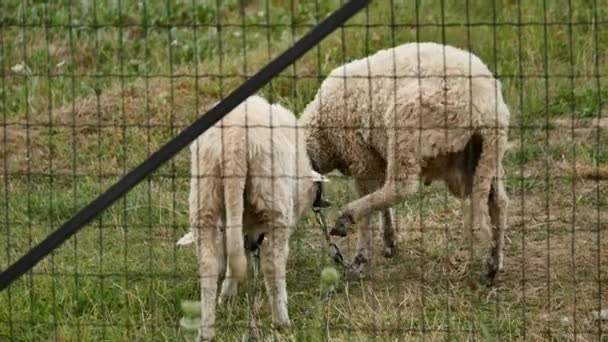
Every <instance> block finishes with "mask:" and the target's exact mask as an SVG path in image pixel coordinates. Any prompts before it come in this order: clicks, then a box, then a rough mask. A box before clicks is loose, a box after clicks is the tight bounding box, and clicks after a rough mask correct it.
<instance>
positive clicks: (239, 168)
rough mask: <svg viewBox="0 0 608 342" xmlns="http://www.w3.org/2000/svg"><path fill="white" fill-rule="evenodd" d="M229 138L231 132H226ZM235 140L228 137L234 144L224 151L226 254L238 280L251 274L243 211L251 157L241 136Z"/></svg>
mask: <svg viewBox="0 0 608 342" xmlns="http://www.w3.org/2000/svg"><path fill="white" fill-rule="evenodd" d="M226 133H227V135H228V132H226ZM233 137H234V138H235V139H230V138H229V137H227V136H226V137H225V139H226V140H227V141H229V142H230V143H228V144H225V145H224V146H225V149H224V167H223V171H224V172H223V178H224V179H223V183H224V204H225V208H226V222H225V223H226V254H227V256H228V266H229V267H230V270H231V275H232V276H233V277H234V278H235V280H237V281H241V280H243V279H245V277H246V275H247V257H246V256H245V241H244V238H243V212H244V210H245V198H244V196H245V182H246V177H247V156H246V154H245V153H246V151H245V149H244V148H243V146H242V144H239V143H237V140H239V139H241V138H242V137H239V136H238V135H236V134H235V135H234V136H233Z"/></svg>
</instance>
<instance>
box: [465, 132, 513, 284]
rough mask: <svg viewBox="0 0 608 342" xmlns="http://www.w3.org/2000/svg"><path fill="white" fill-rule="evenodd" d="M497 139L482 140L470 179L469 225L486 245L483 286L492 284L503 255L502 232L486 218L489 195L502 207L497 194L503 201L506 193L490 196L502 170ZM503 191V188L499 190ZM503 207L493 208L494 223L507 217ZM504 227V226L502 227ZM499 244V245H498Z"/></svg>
mask: <svg viewBox="0 0 608 342" xmlns="http://www.w3.org/2000/svg"><path fill="white" fill-rule="evenodd" d="M499 147H500V141H494V140H493V139H489V138H486V139H485V140H484V142H483V148H482V152H481V155H480V157H479V162H478V163H477V167H476V169H475V175H474V178H473V187H472V191H471V224H472V228H473V230H474V231H475V232H476V235H477V239H478V243H479V244H482V245H483V244H486V245H487V246H488V247H489V248H488V249H485V250H482V252H481V256H480V259H481V274H480V282H481V283H482V284H484V285H486V286H492V285H494V283H495V281H496V278H497V274H498V271H499V269H500V262H501V261H500V259H501V258H502V256H501V254H502V244H503V243H502V241H501V240H502V236H501V235H502V234H501V233H500V229H501V228H498V230H499V231H498V232H496V231H495V230H494V229H492V227H491V225H490V224H489V222H488V220H487V216H488V214H490V215H493V214H492V213H490V212H489V211H490V210H489V209H490V205H489V204H490V202H493V200H492V198H491V197H496V207H498V206H502V205H503V204H504V203H499V200H498V196H500V197H501V199H500V201H501V202H502V201H504V197H505V196H506V193H505V192H504V191H503V192H500V193H499V191H498V190H499V189H498V188H496V190H497V191H496V194H495V195H496V196H490V193H491V189H492V185H493V183H494V184H495V185H497V186H498V184H497V183H496V181H497V179H498V178H501V176H500V175H501V174H502V172H500V168H501V164H500V161H501V160H502V154H501V153H500V151H501V149H500V148H499ZM500 190H504V189H500ZM495 209H496V208H495ZM501 209H502V208H500V209H498V210H497V211H496V210H493V211H494V214H495V215H496V218H495V219H494V220H496V222H497V223H498V225H501V224H503V222H500V221H506V217H501V216H502V215H501V213H503V210H501ZM502 229H503V230H504V227H503V228H502ZM499 244H500V245H499Z"/></svg>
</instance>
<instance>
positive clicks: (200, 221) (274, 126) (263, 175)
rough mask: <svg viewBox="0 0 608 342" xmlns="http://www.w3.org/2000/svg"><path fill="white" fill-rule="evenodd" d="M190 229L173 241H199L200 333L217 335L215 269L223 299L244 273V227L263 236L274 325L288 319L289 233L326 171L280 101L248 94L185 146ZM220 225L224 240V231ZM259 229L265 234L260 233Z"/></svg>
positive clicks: (263, 258)
mask: <svg viewBox="0 0 608 342" xmlns="http://www.w3.org/2000/svg"><path fill="white" fill-rule="evenodd" d="M190 151H191V163H192V166H191V173H192V176H191V183H190V197H189V206H190V225H191V233H189V234H187V235H186V236H184V237H183V238H182V239H180V241H179V242H178V244H180V245H183V244H188V243H191V242H193V241H195V242H197V243H196V245H197V254H198V258H199V275H200V282H201V325H200V331H199V340H201V341H204V340H210V339H212V338H213V337H214V335H215V328H214V324H215V305H216V304H215V298H216V291H217V286H218V283H217V280H218V275H223V274H224V271H226V258H227V259H228V267H227V274H226V277H225V279H224V280H223V284H222V289H221V293H220V298H219V301H220V303H221V302H222V301H223V300H225V299H226V297H228V296H232V295H234V294H236V288H237V282H238V281H241V280H243V279H244V278H245V276H246V273H247V266H246V262H247V259H246V256H245V249H244V238H243V234H244V233H246V234H247V236H248V237H249V238H250V239H251V238H252V237H253V238H254V239H258V238H259V237H260V236H263V238H264V241H263V243H261V246H260V256H261V257H260V264H261V269H262V272H263V273H264V279H265V284H266V290H267V294H268V297H269V302H270V304H271V309H272V320H273V323H274V325H275V327H277V328H286V327H288V326H289V325H290V321H289V317H288V313H287V290H286V284H285V272H286V263H287V257H288V252H289V246H288V239H289V235H290V231H291V228H292V227H294V225H295V224H296V221H297V218H298V216H299V215H300V214H301V213H302V212H303V210H304V209H305V208H310V207H311V205H312V202H313V199H315V195H317V194H318V191H319V189H320V188H319V183H318V182H320V181H325V178H323V176H321V175H320V174H318V173H316V172H314V171H313V170H312V168H311V165H310V161H309V159H308V157H307V155H306V147H305V144H304V131H303V129H300V127H299V126H298V124H297V119H296V117H295V116H294V115H293V113H291V112H290V111H288V110H287V109H285V108H283V107H282V106H280V105H278V104H272V105H271V104H269V103H268V102H267V101H266V100H265V99H264V98H262V97H259V96H252V97H250V98H248V99H247V100H246V101H245V102H243V103H242V104H241V105H239V106H238V107H237V108H235V109H234V110H233V111H231V112H230V113H229V114H228V115H226V116H225V117H224V118H223V119H222V120H221V122H220V123H219V124H218V125H215V126H213V127H212V128H211V129H209V130H208V131H207V132H205V133H204V134H202V135H201V136H200V137H199V138H198V139H197V140H195V141H194V142H193V143H192V145H191V146H190ZM224 232H225V244H224V242H223V241H224V240H223V233H224ZM262 234H263V235H262Z"/></svg>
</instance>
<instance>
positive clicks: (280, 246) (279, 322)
mask: <svg viewBox="0 0 608 342" xmlns="http://www.w3.org/2000/svg"><path fill="white" fill-rule="evenodd" d="M288 254H289V228H288V227H287V226H285V225H279V226H274V227H272V228H271V231H270V232H269V234H268V235H266V241H264V243H263V244H262V245H261V247H260V265H261V268H262V272H263V273H264V282H265V284H266V293H267V295H268V301H269V302H270V305H271V309H272V322H273V325H274V327H275V328H276V329H279V330H282V329H287V328H289V326H290V322H289V315H288V313H287V283H286V268H287V257H288Z"/></svg>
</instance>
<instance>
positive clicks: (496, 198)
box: [490, 172, 509, 272]
mask: <svg viewBox="0 0 608 342" xmlns="http://www.w3.org/2000/svg"><path fill="white" fill-rule="evenodd" d="M502 174H503V173H502V172H501V173H500V174H499V176H498V177H497V178H496V179H495V180H494V182H493V184H492V189H491V190H490V219H491V221H492V225H493V230H492V240H493V241H494V246H493V249H492V253H491V254H492V258H493V259H494V260H495V263H496V264H498V272H502V270H503V268H504V254H503V249H504V236H505V230H506V227H507V212H508V207H509V197H508V196H507V191H506V190H505V186H504V181H503V179H502V177H503V176H502Z"/></svg>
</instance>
